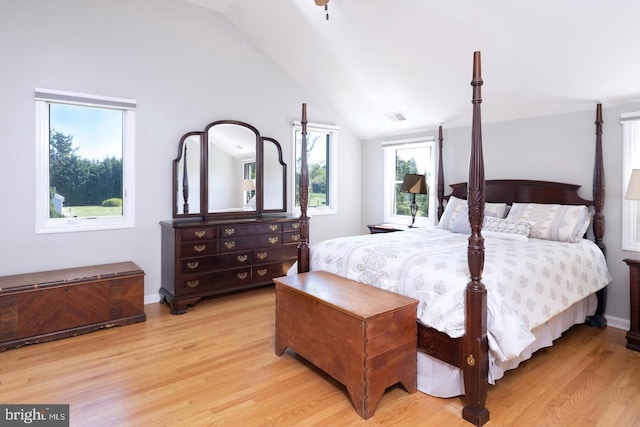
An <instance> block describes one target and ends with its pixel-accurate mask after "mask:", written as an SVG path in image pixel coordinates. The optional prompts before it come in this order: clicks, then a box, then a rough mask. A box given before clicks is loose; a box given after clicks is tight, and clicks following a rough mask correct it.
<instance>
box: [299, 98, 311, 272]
mask: <svg viewBox="0 0 640 427" xmlns="http://www.w3.org/2000/svg"><path fill="white" fill-rule="evenodd" d="M300 123H301V124H302V144H301V145H302V148H301V149H300V182H299V191H300V243H298V273H305V272H307V271H309V217H308V216H307V204H308V201H309V171H308V165H307V104H306V103H303V104H302V120H301V121H300Z"/></svg>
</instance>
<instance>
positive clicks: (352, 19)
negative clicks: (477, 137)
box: [183, 0, 640, 139]
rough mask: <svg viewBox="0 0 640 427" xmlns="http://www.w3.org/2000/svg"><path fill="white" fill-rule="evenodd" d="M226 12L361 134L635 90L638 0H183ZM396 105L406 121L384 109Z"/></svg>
mask: <svg viewBox="0 0 640 427" xmlns="http://www.w3.org/2000/svg"><path fill="white" fill-rule="evenodd" d="M183 1H187V2H189V3H192V4H197V5H199V6H203V7H206V8H209V9H212V10H215V11H217V12H220V13H222V14H224V15H225V16H226V17H227V18H228V19H229V20H230V21H232V22H233V23H234V25H236V26H237V28H238V29H239V30H240V31H241V32H243V33H244V34H245V35H246V37H247V38H248V39H249V40H251V41H252V43H254V44H255V46H257V48H258V49H260V50H261V51H263V52H264V53H265V54H266V55H268V56H269V57H270V58H272V59H273V61H275V62H276V63H277V64H279V66H280V67H282V69H283V70H284V71H285V72H286V73H287V74H289V75H290V76H291V78H292V79H294V80H295V81H296V82H297V83H298V84H300V85H301V86H302V87H303V88H305V89H306V90H307V91H309V92H310V93H311V94H312V95H313V96H314V97H315V98H316V99H318V100H320V101H321V102H323V103H324V104H325V105H326V106H327V107H329V108H331V109H333V110H334V111H335V112H336V113H337V114H338V115H339V116H341V117H342V118H343V120H344V121H345V125H346V126H348V127H349V128H350V129H351V130H352V131H353V132H355V133H356V135H358V136H359V137H360V138H363V139H366V138H372V137H379V136H383V135H387V134H393V133H402V132H407V131H412V130H418V129H426V128H432V127H434V126H436V125H438V124H443V125H445V126H449V127H456V126H464V125H467V124H469V123H470V120H471V102H470V100H471V86H470V81H471V74H472V56H473V55H472V53H473V52H474V51H481V52H482V77H483V79H484V86H483V90H482V93H483V99H484V101H483V119H484V121H485V122H489V121H502V120H510V119H516V118H523V117H533V116H542V115H549V114H558V113H563V112H573V111H580V110H588V109H592V108H593V105H594V103H595V102H602V103H603V105H604V106H605V107H606V106H608V105H617V104H620V103H624V102H628V101H635V100H640V47H639V46H638V41H640V25H639V22H640V21H639V19H640V1H637V0H608V1H602V0H537V1H535V2H524V1H513V0H484V1H478V0H450V1H435V0H330V2H329V4H328V12H329V20H326V19H325V12H324V10H323V8H322V7H318V6H316V5H315V3H314V1H313V0H272V1H264V0H183ZM395 113H401V114H402V115H403V116H404V117H405V118H406V120H404V121H392V120H390V119H389V118H388V117H387V116H388V115H390V114H395Z"/></svg>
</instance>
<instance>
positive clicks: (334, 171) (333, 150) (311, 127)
mask: <svg viewBox="0 0 640 427" xmlns="http://www.w3.org/2000/svg"><path fill="white" fill-rule="evenodd" d="M296 132H302V124H301V123H300V122H299V121H296V122H293V125H292V127H291V140H292V148H293V149H292V150H291V152H292V159H293V165H294V167H293V168H291V169H292V170H293V185H292V186H291V191H292V196H291V212H292V213H293V215H300V206H296V204H297V203H298V202H299V200H298V199H297V198H296V190H297V188H298V186H299V184H300V183H299V181H298V179H297V177H296V175H297V174H298V153H297V149H298V144H297V142H296ZM309 132H317V133H326V134H327V135H329V143H328V145H329V158H328V159H327V167H328V169H329V183H328V189H329V195H328V199H329V202H328V203H327V205H325V206H307V214H308V215H309V216H313V215H335V214H336V213H338V160H337V159H338V156H337V146H338V133H339V132H340V128H338V127H336V126H332V125H325V124H319V123H307V134H308V133H309ZM307 154H308V153H307Z"/></svg>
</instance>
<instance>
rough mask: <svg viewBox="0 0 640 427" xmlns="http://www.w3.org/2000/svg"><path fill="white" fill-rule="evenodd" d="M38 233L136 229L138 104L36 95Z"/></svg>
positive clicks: (67, 95) (90, 97)
mask: <svg viewBox="0 0 640 427" xmlns="http://www.w3.org/2000/svg"><path fill="white" fill-rule="evenodd" d="M35 103H36V162H37V164H36V233H60V232H70V231H90V230H104V229H116V228H130V227H133V226H134V225H135V212H134V188H135V184H134V136H135V109H136V101H134V100H129V99H121V98H110V97H104V96H95V95H87V94H79V93H71V92H62V91H55V90H49V89H36V91H35Z"/></svg>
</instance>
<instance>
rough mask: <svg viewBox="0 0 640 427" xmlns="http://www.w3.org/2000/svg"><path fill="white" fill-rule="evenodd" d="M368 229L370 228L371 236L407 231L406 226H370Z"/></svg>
mask: <svg viewBox="0 0 640 427" xmlns="http://www.w3.org/2000/svg"><path fill="white" fill-rule="evenodd" d="M367 227H369V233H370V234H377V233H392V232H394V231H403V230H406V229H407V226H406V225H400V224H369V225H367Z"/></svg>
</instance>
